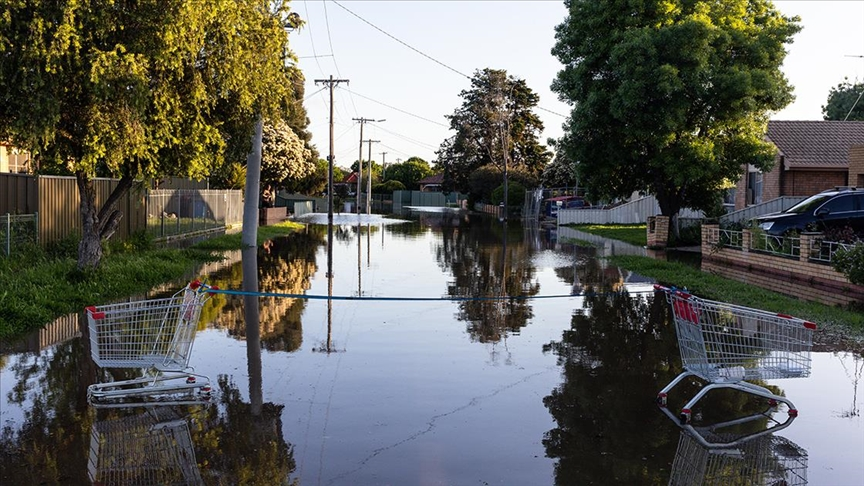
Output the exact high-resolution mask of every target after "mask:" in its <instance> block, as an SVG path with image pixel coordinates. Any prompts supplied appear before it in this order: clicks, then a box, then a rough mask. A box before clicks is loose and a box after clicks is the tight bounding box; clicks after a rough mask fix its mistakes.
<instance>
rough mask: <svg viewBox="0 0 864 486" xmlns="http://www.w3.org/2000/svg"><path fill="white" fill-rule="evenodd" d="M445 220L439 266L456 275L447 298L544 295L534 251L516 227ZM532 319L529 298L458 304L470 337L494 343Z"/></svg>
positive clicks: (492, 221)
mask: <svg viewBox="0 0 864 486" xmlns="http://www.w3.org/2000/svg"><path fill="white" fill-rule="evenodd" d="M459 222H461V220H458V219H448V218H442V219H441V226H440V230H441V233H442V242H441V244H440V245H439V246H438V247H437V248H436V250H435V251H436V257H437V258H438V261H439V263H440V264H441V265H442V266H444V267H445V268H449V269H450V270H451V271H452V273H453V282H452V283H451V284H450V286H449V288H448V295H450V296H453V297H487V298H488V297H503V296H532V295H536V294H537V293H538V292H539V290H540V285H539V283H537V282H536V281H535V280H536V279H535V271H536V269H535V267H534V266H533V265H532V264H531V258H530V254H531V251H532V250H531V247H530V245H529V244H527V243H526V242H525V241H524V239H523V231H522V228H521V227H519V226H518V225H506V224H503V225H502V224H501V223H498V222H497V221H495V220H492V219H490V218H483V219H480V220H476V221H475V220H472V222H471V225H460V224H458V223H459ZM531 317H533V311H532V308H531V304H530V302H529V300H527V299H503V300H498V299H486V300H483V299H481V300H468V301H462V302H459V312H458V314H457V318H458V319H459V320H460V321H465V322H467V323H468V324H467V331H468V333H469V335H470V336H471V338H472V339H473V340H475V341H478V342H481V343H496V342H498V341H500V340H501V339H503V338H506V336H507V334H508V333H518V332H519V330H520V329H521V328H523V327H525V325H526V324H527V323H528V320H529V319H531Z"/></svg>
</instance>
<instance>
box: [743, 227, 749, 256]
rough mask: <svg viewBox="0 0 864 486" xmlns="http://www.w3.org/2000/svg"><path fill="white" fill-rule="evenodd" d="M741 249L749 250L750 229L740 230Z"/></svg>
mask: <svg viewBox="0 0 864 486" xmlns="http://www.w3.org/2000/svg"><path fill="white" fill-rule="evenodd" d="M741 251H750V230H749V229H746V228H745V229H744V230H743V231H741Z"/></svg>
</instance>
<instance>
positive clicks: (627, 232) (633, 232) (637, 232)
mask: <svg viewBox="0 0 864 486" xmlns="http://www.w3.org/2000/svg"><path fill="white" fill-rule="evenodd" d="M567 226H569V227H571V228H574V229H577V230H579V231H584V232H586V233H591V234H592V235H598V236H602V237H604V238H612V239H614V240H620V241H623V242H625V243H630V244H631V245H636V246H645V245H647V244H648V234H647V229H646V226H645V225H644V224H612V225H610V224H605V225H599V224H575V225H567Z"/></svg>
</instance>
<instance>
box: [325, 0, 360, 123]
mask: <svg viewBox="0 0 864 486" xmlns="http://www.w3.org/2000/svg"><path fill="white" fill-rule="evenodd" d="M322 5H324V23H325V24H326V25H327V42H328V43H329V44H330V52H331V54H332V55H333V65H334V66H335V67H336V74H338V75H339V77H340V78H341V77H342V73H340V72H339V64H338V63H337V62H336V51H335V50H333V38H332V36H331V35H330V16H329V15H328V14H327V1H326V0H325V1H324V3H323V4H322ZM348 98H349V99H350V100H351V106H353V107H354V113H355V114H356V113H357V105H355V104H354V98H352V97H351V96H350V95H349V96H348ZM342 102H343V103H344V102H345V100H344V99H343V100H342ZM346 111H347V110H346Z"/></svg>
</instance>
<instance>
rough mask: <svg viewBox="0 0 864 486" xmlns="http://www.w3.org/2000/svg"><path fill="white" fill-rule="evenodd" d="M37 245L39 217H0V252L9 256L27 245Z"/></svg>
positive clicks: (19, 215) (4, 215)
mask: <svg viewBox="0 0 864 486" xmlns="http://www.w3.org/2000/svg"><path fill="white" fill-rule="evenodd" d="M38 243H39V217H38V215H36V214H8V213H7V214H3V215H0V247H2V249H0V251H2V253H3V255H5V256H7V257H8V256H9V255H11V254H12V253H13V252H15V251H16V250H20V249H21V248H23V247H25V246H27V245H36V244H38Z"/></svg>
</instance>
